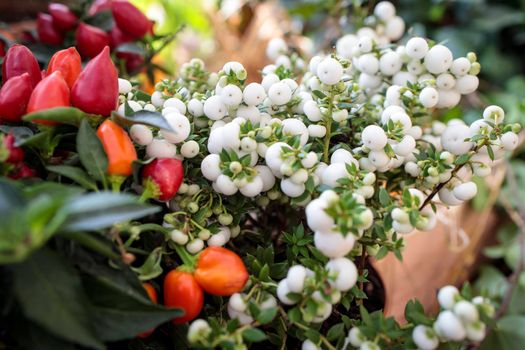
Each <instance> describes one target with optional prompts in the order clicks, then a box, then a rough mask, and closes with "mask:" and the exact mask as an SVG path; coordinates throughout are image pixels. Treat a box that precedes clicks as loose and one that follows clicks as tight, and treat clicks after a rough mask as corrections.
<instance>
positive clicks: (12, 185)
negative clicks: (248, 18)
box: [0, 1, 520, 350]
mask: <svg viewBox="0 0 525 350" xmlns="http://www.w3.org/2000/svg"><path fill="white" fill-rule="evenodd" d="M126 4H127V3H126V2H121V1H114V2H112V3H111V5H108V3H107V2H104V1H97V2H95V4H94V5H93V6H95V8H96V6H100V8H105V6H108V8H109V6H111V9H112V11H113V16H114V19H115V21H116V23H117V24H119V22H122V21H125V20H126V18H125V16H124V17H121V16H120V15H119V13H120V12H119V11H122V13H126V11H131V10H129V5H126ZM120 6H122V8H121V7H120ZM62 9H63V8H62ZM66 12H67V11H65V10H64V11H62V10H59V9H58V8H55V9H53V11H51V15H52V18H53V20H54V21H59V22H57V23H61V24H60V25H59V27H60V28H66V27H67V28H69V25H71V26H73V25H72V24H68V23H69V22H68V20H69V19H71V23H73V20H72V19H73V17H72V16H71V15H70V14H66ZM55 17H56V18H60V20H57V19H55ZM129 18H134V17H133V16H131V15H130V17H129ZM48 20H49V19H48V18H47V19H46V17H42V26H44V24H45V23H47V21H48ZM137 23H138V24H137V26H136V27H134V28H133V30H134V31H135V30H136V33H135V32H134V33H131V32H129V33H128V35H131V36H133V37H139V36H140V35H141V33H142V32H143V31H145V30H147V28H146V27H147V25H146V24H145V25H144V27H142V26H141V25H139V24H140V21H138V22H137ZM364 23H366V25H367V26H366V27H362V28H360V29H359V30H358V31H357V32H356V33H355V34H347V35H345V36H343V37H341V38H340V39H339V40H338V41H337V43H336V46H335V50H333V51H330V52H324V53H319V54H318V55H316V56H314V57H311V58H310V59H309V62H308V63H307V62H306V61H305V60H306V58H305V57H301V56H300V55H299V54H298V53H297V52H292V50H291V49H289V47H288V45H287V44H286V42H285V41H284V40H283V39H281V38H277V39H274V40H272V41H271V42H270V44H269V46H268V49H267V54H268V57H269V58H270V59H271V60H272V61H273V62H274V63H272V64H269V65H267V66H265V67H264V68H263V69H262V76H261V79H260V80H259V81H258V82H253V83H247V82H246V78H247V72H246V70H245V69H244V67H243V65H242V64H241V63H239V62H227V63H225V64H224V66H223V68H222V69H221V70H220V71H219V72H210V71H207V70H206V68H205V66H204V64H203V62H202V61H201V60H199V59H193V60H191V61H190V62H189V63H187V64H185V65H183V66H182V67H181V69H180V74H179V76H178V77H176V78H173V79H167V80H163V81H160V82H158V83H157V84H156V86H155V92H154V93H153V94H152V95H149V94H147V93H145V92H143V91H140V90H139V89H138V88H137V86H136V85H134V84H133V83H131V82H130V81H129V80H126V79H122V78H120V79H119V78H118V76H117V71H116V68H115V66H114V64H113V63H112V61H111V60H110V53H109V48H108V47H107V46H106V47H103V48H102V49H101V50H100V52H98V53H97V54H96V55H93V56H94V57H93V58H92V59H91V60H90V61H89V62H88V63H87V65H86V66H85V67H84V68H83V69H82V70H79V65H78V62H79V58H78V54H77V53H76V51H75V49H71V48H68V49H65V50H64V51H60V52H58V53H56V54H55V56H53V58H52V59H51V63H50V64H49V68H48V70H47V71H46V73H45V77H43V78H42V77H41V76H40V75H37V74H36V73H35V72H36V71H35V67H36V66H35V64H36V63H35V60H34V58H33V56H32V55H31V52H30V51H29V50H27V49H25V48H23V47H21V46H14V47H12V48H11V49H10V50H9V51H8V52H7V55H6V59H5V60H4V67H3V71H4V77H5V81H4V85H3V86H2V90H0V103H1V104H2V108H0V118H1V120H2V125H1V126H0V130H1V131H2V133H3V136H2V143H1V148H0V160H1V161H2V166H1V168H0V170H1V171H2V172H3V174H4V175H6V178H4V179H2V180H1V181H0V189H1V191H0V209H1V211H0V212H1V213H2V215H3V218H5V219H4V220H3V224H2V227H1V235H0V263H2V264H4V266H3V267H2V270H0V277H1V280H2V282H3V283H5V286H6V287H5V288H1V289H0V295H1V296H2V298H0V300H2V308H1V310H3V314H2V319H1V320H2V321H1V322H2V323H1V326H2V328H5V329H6V332H5V333H1V334H0V341H1V342H3V343H5V344H7V347H10V346H13V347H21V348H31V349H35V348H39V347H43V346H44V345H45V346H47V347H53V348H68V347H69V348H95V349H103V348H125V347H128V348H132V349H164V348H177V349H183V348H200V349H215V348H220V349H228V350H229V349H247V348H254V349H275V348H279V349H299V348H301V349H304V350H311V349H362V350H367V349H428V350H432V349H437V348H438V347H440V346H441V347H447V346H448V348H453V349H464V348H479V347H483V346H487V345H484V344H487V343H485V342H484V341H485V339H487V340H486V341H487V342H489V343H488V344H491V343H490V342H491V341H493V340H494V337H497V336H498V323H497V317H498V314H495V309H496V308H497V307H498V306H499V305H498V300H490V299H488V298H486V297H484V295H483V293H482V292H483V291H476V290H473V289H472V288H470V287H469V286H465V287H464V288H463V289H462V290H461V291H460V290H458V289H457V288H456V287H455V286H443V288H441V289H440V291H439V292H438V294H437V299H438V302H439V305H440V312H439V313H438V314H437V315H431V314H425V312H424V310H423V307H422V305H421V304H419V303H418V302H417V301H411V302H410V303H408V304H407V305H406V314H405V318H406V323H403V324H400V323H397V322H396V321H395V320H394V319H393V318H388V317H386V316H384V315H383V313H382V312H381V311H380V309H381V308H382V300H381V293H380V291H381V286H380V282H377V281H378V277H377V276H376V275H375V273H374V270H373V269H372V268H370V265H368V263H367V261H368V258H375V259H381V258H383V257H384V256H385V255H386V254H388V253H391V254H395V256H397V257H398V258H399V259H401V258H402V254H403V246H404V240H403V237H404V235H407V234H410V233H411V232H413V231H414V230H416V229H418V230H421V231H431V230H432V229H433V228H434V227H435V225H436V222H437V214H436V212H437V211H440V210H447V207H451V206H456V205H460V204H461V203H464V202H466V201H469V200H470V199H472V198H473V197H475V196H476V192H477V186H476V183H475V182H474V181H473V180H472V177H473V176H477V177H484V176H487V175H488V174H490V172H491V167H492V166H493V165H494V164H495V163H496V162H498V161H499V160H501V159H502V157H504V156H505V152H507V151H512V150H514V149H515V148H516V147H517V145H518V136H517V133H518V132H519V131H520V125H516V124H505V123H504V117H505V113H504V111H503V110H502V109H501V108H500V107H498V106H489V107H487V108H486V109H485V110H484V112H483V113H482V115H480V116H479V119H478V120H476V121H475V122H474V123H472V124H470V125H467V124H465V122H463V121H462V120H459V119H454V120H450V121H448V122H447V123H444V122H441V121H439V120H438V119H437V118H436V116H438V115H439V112H440V111H441V110H447V109H450V108H453V107H454V106H456V105H457V104H458V103H460V101H461V99H462V96H463V95H467V94H470V93H473V92H474V91H475V90H476V89H477V86H478V83H479V81H478V77H477V74H478V73H479V71H480V65H479V63H478V62H477V59H476V56H475V54H473V53H470V54H468V55H467V56H466V57H453V55H452V53H451V51H450V50H449V49H448V48H447V47H446V46H445V45H442V44H437V43H435V42H433V41H430V40H428V39H426V38H422V37H409V38H405V39H403V40H401V38H402V36H403V33H404V27H405V23H404V21H403V20H402V19H401V18H400V17H398V16H396V14H395V8H394V7H393V5H392V4H391V3H389V2H380V3H378V4H377V6H376V7H375V10H374V12H373V14H372V15H370V17H369V18H368V19H367V20H366V21H365V22H364ZM79 28H81V27H79ZM87 29H89V27H87ZM122 29H123V28H122ZM81 30H84V29H81ZM89 30H90V31H91V29H89ZM95 32H96V31H94V30H92V33H91V34H93V35H94V34H96V33H95ZM46 33H47V32H46ZM55 34H56V33H55ZM55 34H53V33H52V32H51V31H49V33H47V35H49V38H50V40H51V39H53V40H54V39H56V36H57V35H55ZM91 34H90V35H91ZM97 35H98V34H97ZM80 50H81V51H82V49H80ZM15 55H19V56H20V57H23V59H17V60H13V59H12V57H15ZM24 106H26V107H24ZM23 107H24V108H25V110H24V108H23ZM24 167H25V168H24ZM27 168H29V169H30V170H31V171H27ZM24 169H26V170H24ZM15 180H16V181H15ZM428 234H432V233H428ZM478 292H480V293H481V294H482V295H478V296H476V294H477V293H478ZM475 293H476V294H475ZM58 310H59V311H58ZM4 315H5V316H4ZM8 320H9V321H8ZM168 321H171V322H168ZM489 333H491V336H489V337H487V338H486V336H487V335H488V334H489ZM21 335H22V336H21Z"/></svg>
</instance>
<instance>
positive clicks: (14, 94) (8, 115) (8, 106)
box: [0, 73, 33, 123]
mask: <svg viewBox="0 0 525 350" xmlns="http://www.w3.org/2000/svg"><path fill="white" fill-rule="evenodd" d="M32 91H33V86H31V77H30V76H29V74H28V73H24V74H22V75H19V76H17V77H13V78H11V79H9V80H8V81H7V82H6V83H5V84H4V86H3V87H2V89H0V119H4V120H7V121H9V122H14V123H16V122H20V121H21V117H22V116H23V115H24V114H25V113H26V108H27V104H28V102H29V98H30V97H31V92H32Z"/></svg>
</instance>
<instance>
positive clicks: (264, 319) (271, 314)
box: [257, 307, 277, 325]
mask: <svg viewBox="0 0 525 350" xmlns="http://www.w3.org/2000/svg"><path fill="white" fill-rule="evenodd" d="M276 315H277V308H275V307H271V308H269V309H264V310H262V311H261V312H260V313H259V315H257V321H258V322H259V323H260V324H262V325H264V324H267V323H270V322H272V321H273V319H274V318H275V316H276Z"/></svg>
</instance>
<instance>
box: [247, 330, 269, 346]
mask: <svg viewBox="0 0 525 350" xmlns="http://www.w3.org/2000/svg"><path fill="white" fill-rule="evenodd" d="M242 337H243V338H244V339H245V340H247V341H249V342H253V343H257V342H260V341H263V340H265V339H266V334H264V332H263V331H261V330H260V329H257V328H248V329H247V330H245V331H244V332H242Z"/></svg>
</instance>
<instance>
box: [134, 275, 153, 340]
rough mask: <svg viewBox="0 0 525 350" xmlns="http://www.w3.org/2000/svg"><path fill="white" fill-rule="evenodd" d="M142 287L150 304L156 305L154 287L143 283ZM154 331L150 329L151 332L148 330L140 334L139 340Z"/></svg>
mask: <svg viewBox="0 0 525 350" xmlns="http://www.w3.org/2000/svg"><path fill="white" fill-rule="evenodd" d="M142 286H143V287H144V289H145V290H146V293H148V297H149V298H150V300H151V302H152V303H153V304H157V303H158V297H157V291H156V290H155V287H153V285H152V284H151V283H148V282H146V283H143V284H142ZM154 331H155V329H152V330H149V331H147V332H144V333H140V334H139V335H138V336H139V337H140V338H147V337H149V336H150V335H151V333H153V332H154Z"/></svg>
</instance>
